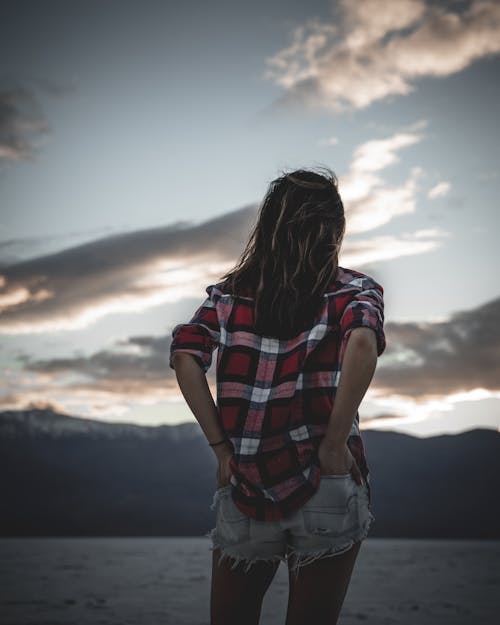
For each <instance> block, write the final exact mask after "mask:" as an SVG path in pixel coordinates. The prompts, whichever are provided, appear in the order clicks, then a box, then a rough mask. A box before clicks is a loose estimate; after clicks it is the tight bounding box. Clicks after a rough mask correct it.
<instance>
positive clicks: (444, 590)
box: [0, 537, 500, 625]
mask: <svg viewBox="0 0 500 625" xmlns="http://www.w3.org/2000/svg"><path fill="white" fill-rule="evenodd" d="M209 544H210V543H209V539H208V538H206V537H195V538H177V537H170V538H5V539H0V615H1V619H0V620H1V623H2V625H34V624H36V625H59V624H61V625H73V624H74V625H208V623H209V618H208V606H209V593H210V567H211V552H210V550H209ZM287 597H288V573H287V569H286V567H285V565H284V564H283V563H282V564H281V565H280V568H279V570H278V572H277V574H276V577H275V578H274V580H273V582H272V584H271V586H270V588H269V590H268V592H267V594H266V597H265V599H264V603H263V608H262V617H261V622H260V625H283V624H284V622H285V614H286V604H287ZM499 613H500V541H471V540H463V541H462V540H426V539H415V540H409V539H383V538H367V539H366V540H365V541H364V543H363V545H362V547H361V550H360V553H359V556H358V560H357V563H356V568H355V570H354V572H353V576H352V579H351V585H350V587H349V590H348V593H347V596H346V600H345V603H344V608H343V612H342V615H341V618H340V621H339V623H340V624H341V625H351V624H354V623H357V624H361V623H367V624H369V625H382V624H384V625H390V624H395V625H465V624H467V625H469V624H470V625H476V624H481V625H493V624H495V625H496V624H497V623H499V622H500V620H499V616H498V614H499Z"/></svg>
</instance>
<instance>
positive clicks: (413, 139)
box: [0, 120, 448, 334]
mask: <svg viewBox="0 0 500 625" xmlns="http://www.w3.org/2000/svg"><path fill="white" fill-rule="evenodd" d="M425 123H426V122H425V121H423V120H421V121H419V122H418V123H416V124H414V125H413V126H412V128H413V132H410V130H408V129H407V130H406V131H404V132H400V133H395V134H393V135H392V136H389V137H387V138H384V139H378V140H370V141H367V142H365V143H363V144H361V145H360V146H358V147H357V148H356V149H355V151H354V154H353V159H352V162H351V165H350V168H349V170H348V171H347V172H346V174H344V175H342V176H339V190H340V193H341V195H342V198H343V201H344V205H345V207H346V214H347V224H348V232H347V234H346V237H345V239H344V242H343V244H342V250H341V264H344V265H345V266H350V265H352V266H362V265H363V264H365V263H371V262H376V261H383V260H389V259H393V258H397V257H399V256H406V255H408V254H423V253H425V252H428V251H430V250H432V249H435V248H436V247H437V246H438V245H440V240H441V239H442V238H443V237H444V236H448V234H447V233H446V232H442V231H439V230H437V229H433V230H426V231H420V232H418V233H402V234H401V235H399V236H394V235H378V236H375V237H371V238H367V237H366V236H365V237H364V238H363V239H362V240H359V239H358V240H356V239H351V237H350V235H356V234H359V233H366V232H367V231H370V230H373V229H374V228H377V227H379V226H381V225H383V224H385V223H388V222H389V221H391V220H392V219H394V218H396V217H398V216H401V215H405V214H408V213H412V212H414V211H415V210H416V193H417V191H418V184H417V182H418V179H419V177H420V176H421V174H422V170H421V169H420V168H418V167H415V168H413V169H412V170H411V172H410V175H409V177H408V178H407V180H406V181H404V182H403V183H401V184H400V185H392V186H390V185H388V184H387V183H386V182H385V181H384V179H383V178H382V176H381V175H380V171H381V170H382V169H384V168H387V167H389V166H390V165H392V164H394V163H397V162H398V160H399V157H398V152H399V150H401V149H403V148H406V147H408V146H412V145H414V144H415V143H417V142H418V141H420V140H421V139H422V134H420V133H418V132H417V131H418V130H421V129H422V128H423V127H425ZM256 211H257V205H255V204H252V205H248V206H245V207H243V208H241V209H238V210H235V211H233V212H230V213H227V214H225V215H222V216H220V217H216V218H213V219H210V220H208V221H205V222H203V223H200V224H194V225H193V224H189V223H186V222H178V223H175V224H172V225H170V226H164V227H158V228H149V229H145V230H139V231H136V232H128V233H120V234H113V235H108V236H105V237H102V238H99V239H97V240H94V241H89V242H86V243H82V244H79V245H73V246H70V247H67V248H65V249H63V250H60V251H57V252H53V253H48V254H44V255H39V256H37V257H33V258H29V259H26V260H22V261H16V262H14V263H11V264H9V265H7V266H3V267H1V266H0V313H1V315H0V333H3V334H20V333H30V332H50V331H58V330H72V329H73V330H74V329H78V328H82V327H85V326H87V325H89V324H91V323H93V322H95V321H96V320H97V319H99V318H101V317H103V316H105V315H107V314H110V313H117V312H118V313H130V312H138V311H142V310H144V309H146V308H148V307H152V306H157V305H159V304H163V303H165V302H172V301H177V300H180V299H182V298H185V297H190V296H191V297H198V296H199V293H200V289H201V287H202V285H203V284H207V283H210V282H211V281H217V280H218V279H219V277H220V276H221V275H222V274H223V273H225V272H226V271H228V270H229V269H230V268H231V266H233V265H234V263H235V261H236V259H237V258H238V257H239V255H240V254H241V252H242V250H243V248H244V245H245V243H246V240H247V237H248V234H247V233H249V232H250V229H251V226H252V225H253V223H254V221H255V218H256ZM1 249H2V244H1V243H0V250H1ZM6 249H8V247H7V248H6Z"/></svg>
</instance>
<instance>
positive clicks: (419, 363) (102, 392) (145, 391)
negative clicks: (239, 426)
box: [0, 298, 500, 425]
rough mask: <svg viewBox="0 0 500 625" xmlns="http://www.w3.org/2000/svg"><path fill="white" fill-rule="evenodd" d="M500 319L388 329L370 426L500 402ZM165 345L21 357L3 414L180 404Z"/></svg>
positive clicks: (460, 316)
mask: <svg viewBox="0 0 500 625" xmlns="http://www.w3.org/2000/svg"><path fill="white" fill-rule="evenodd" d="M499 316H500V298H497V299H494V300H492V301H490V302H487V303H486V304H483V305H481V306H478V307H477V308H474V309H470V310H465V311H458V312H456V313H454V314H452V315H451V316H450V317H449V318H448V319H446V320H439V321H428V322H404V323H397V322H386V324H385V333H386V339H387V348H386V351H385V352H384V354H383V356H382V358H381V361H380V363H379V365H378V367H377V370H376V373H375V376H374V379H373V383H372V385H371V387H370V396H373V397H374V398H375V403H377V398H379V399H380V403H381V404H383V403H384V402H385V403H386V404H388V406H389V408H387V409H385V410H384V411H383V412H382V413H381V414H380V415H379V416H378V417H377V418H375V419H373V423H374V424H375V422H376V421H377V422H378V423H382V422H383V421H385V420H387V419H389V418H390V419H392V423H393V424H397V423H398V421H397V420H398V419H401V421H400V422H401V423H402V422H408V419H410V420H411V419H416V420H422V419H425V418H427V417H428V416H429V414H432V411H433V410H435V409H437V408H439V409H443V407H444V409H446V406H447V404H453V403H456V402H460V401H466V400H479V399H484V398H487V397H494V396H497V397H500V360H499V358H498V353H499V351H500V326H499V324H498V322H497V320H498V318H499ZM170 339H171V337H170V332H167V333H166V334H164V335H160V336H149V335H137V336H131V337H129V338H128V339H126V340H121V341H118V342H116V343H115V344H113V345H112V346H111V347H110V348H106V349H103V350H100V351H97V352H95V353H94V354H91V355H89V356H74V357H69V358H52V359H44V360H40V359H39V360H35V359H32V358H30V357H25V358H24V362H23V363H22V367H23V368H22V369H21V370H17V371H15V372H12V373H11V376H12V379H8V378H7V377H6V378H5V380H4V382H3V383H2V384H3V385H7V386H6V388H8V390H9V393H8V394H5V395H4V396H2V397H1V399H0V406H1V407H3V408H4V409H8V408H22V407H23V406H25V405H26V402H29V401H35V400H37V401H42V400H44V401H50V402H52V403H54V404H55V405H58V406H59V407H62V409H64V410H66V411H68V412H70V413H71V412H73V413H84V414H89V415H94V416H97V415H98V416H103V415H113V414H114V415H118V414H123V413H125V412H126V411H127V406H129V405H130V403H132V402H136V403H137V404H141V403H142V404H143V405H148V404H150V405H151V404H155V403H158V402H160V401H170V400H179V399H181V397H180V394H179V389H178V385H177V382H176V380H175V372H173V370H171V369H169V367H168V352H169V348H170ZM215 362H216V359H215V357H214V358H213V360H212V367H211V368H210V370H209V374H208V379H209V383H210V384H211V386H212V388H214V387H215V382H216V380H215ZM214 390H215V389H214ZM391 415H392V416H391ZM404 415H408V416H404ZM365 425H366V423H365Z"/></svg>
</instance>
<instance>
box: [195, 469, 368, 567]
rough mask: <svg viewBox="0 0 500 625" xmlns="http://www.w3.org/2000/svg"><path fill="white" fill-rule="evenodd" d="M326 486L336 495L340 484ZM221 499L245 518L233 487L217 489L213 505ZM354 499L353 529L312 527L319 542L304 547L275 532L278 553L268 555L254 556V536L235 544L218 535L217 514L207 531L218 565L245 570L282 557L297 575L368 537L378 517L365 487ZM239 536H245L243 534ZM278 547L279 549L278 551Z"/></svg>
mask: <svg viewBox="0 0 500 625" xmlns="http://www.w3.org/2000/svg"><path fill="white" fill-rule="evenodd" d="M325 481H326V480H325ZM337 484H340V483H337ZM346 486H347V488H348V491H347V492H352V491H351V490H350V489H351V485H350V484H349V482H347V484H346ZM323 488H324V489H326V494H327V496H334V493H335V492H336V491H337V490H338V489H339V486H337V485H336V484H333V483H332V481H328V485H326V486H324V487H323ZM352 488H354V489H355V490H354V492H356V490H357V489H358V488H360V487H358V486H357V485H352ZM365 488H366V487H365ZM330 489H332V490H330ZM340 493H341V491H339V494H340ZM342 497H343V495H342ZM220 500H225V501H224V505H227V504H229V506H230V508H229V510H228V511H227V509H225V510H226V514H228V515H231V514H233V515H235V516H234V517H232V520H233V521H238V520H239V519H240V517H241V518H242V519H243V518H244V515H243V514H242V513H241V512H239V511H237V509H236V508H235V507H234V504H233V503H232V501H231V495H230V491H229V490H228V489H227V488H223V489H220V490H218V491H217V492H216V494H215V496H214V502H213V504H212V509H216V508H217V506H216V504H217V503H219V502H220ZM354 501H356V504H355V505H354V506H353V507H352V508H351V510H352V512H351V513H350V514H352V515H353V516H352V517H351V521H352V520H354V519H357V524H356V523H351V527H350V530H348V529H347V528H346V531H345V533H342V534H339V535H338V536H331V537H328V535H327V534H322V532H323V531H325V530H322V529H318V530H313V533H312V534H311V533H309V536H310V537H311V538H312V537H313V536H314V537H315V539H317V540H315V541H314V542H315V543H316V544H315V545H312V544H311V546H309V545H307V546H305V545H304V547H300V548H298V547H297V546H294V545H292V544H290V542H288V543H287V542H286V540H285V535H284V534H282V536H283V542H282V544H280V542H279V541H280V538H279V534H276V553H271V554H269V555H267V556H263V555H260V554H259V555H255V556H254V555H253V553H255V551H256V547H257V548H258V543H255V542H254V541H252V540H248V535H247V540H244V539H243V540H240V541H238V542H235V544H231V543H230V542H228V541H226V540H225V539H226V536H225V535H224V536H219V535H218V532H217V529H218V526H219V523H220V522H221V519H220V518H218V523H217V526H216V527H214V528H213V529H212V530H210V531H209V532H207V533H206V534H205V536H206V537H208V538H210V539H211V541H212V545H211V546H210V548H209V549H210V550H211V551H214V550H215V549H220V556H219V559H218V565H221V564H222V563H223V562H224V561H228V562H230V563H231V570H233V569H236V568H237V567H238V565H240V564H241V565H242V567H243V572H245V573H247V572H249V571H250V569H251V567H252V566H253V565H254V564H256V563H257V562H269V563H276V562H277V563H278V564H279V562H281V561H283V562H286V563H287V564H288V566H289V568H290V570H291V572H293V573H294V574H295V575H297V574H298V572H299V569H300V568H301V567H302V566H305V565H307V564H310V563H311V562H314V561H316V560H318V559H320V558H327V557H332V556H336V555H340V554H342V553H345V552H347V551H349V549H351V548H352V547H353V545H354V544H355V543H357V542H361V541H362V540H364V539H365V538H366V537H367V535H368V533H369V531H370V528H371V525H372V523H373V521H375V517H374V516H373V514H372V513H371V511H370V509H369V507H368V503H367V497H366V490H364V491H363V490H361V491H359V490H358V491H357V495H356V499H355V500H354ZM320 503H321V502H320ZM300 518H301V516H300V513H299V515H298V516H297V517H296V518H295V520H294V523H297V519H300ZM320 518H321V517H320ZM248 522H250V521H248ZM302 523H303V520H302ZM242 525H243V526H245V522H244V521H242ZM236 526H237V525H236ZM236 526H235V527H236ZM222 527H224V526H222ZM302 527H303V526H302ZM226 528H227V523H226ZM221 529H222V528H221ZM300 532H301V533H302V530H300ZM241 533H242V534H243V533H244V532H243V531H242V532H241ZM240 538H243V536H241V537H240ZM268 538H269V537H268ZM233 540H234V538H233ZM266 542H267V545H266V547H267V549H268V550H269V549H270V546H269V545H270V544H271V545H272V544H273V543H269V542H268V541H266ZM278 551H280V552H279V553H278ZM249 553H252V555H251V556H250V555H249Z"/></svg>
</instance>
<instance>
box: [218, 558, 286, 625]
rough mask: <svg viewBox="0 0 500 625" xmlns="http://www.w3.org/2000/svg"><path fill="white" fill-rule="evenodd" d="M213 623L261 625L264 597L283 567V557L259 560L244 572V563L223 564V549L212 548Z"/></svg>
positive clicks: (225, 560) (227, 562) (226, 562)
mask: <svg viewBox="0 0 500 625" xmlns="http://www.w3.org/2000/svg"><path fill="white" fill-rule="evenodd" d="M212 554H213V555H212V587H211V594H210V625H235V624H236V623H237V624H238V625H258V623H259V619H260V611H261V608H262V600H263V599H264V595H265V593H266V590H267V589H268V588H269V585H270V584H271V582H272V580H273V578H274V575H275V573H276V571H277V570H278V567H279V564H280V562H279V560H278V561H274V562H270V561H264V560H263V561H261V562H255V563H254V564H253V565H252V567H251V568H250V569H249V570H248V571H247V572H246V573H244V572H243V566H244V563H243V562H239V563H238V566H237V567H236V568H234V569H231V565H232V562H231V561H229V560H228V559H226V558H225V559H223V560H222V561H221V563H220V564H219V562H218V561H219V558H220V555H221V552H220V548H218V547H217V548H215V549H214V550H213V551H212Z"/></svg>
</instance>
